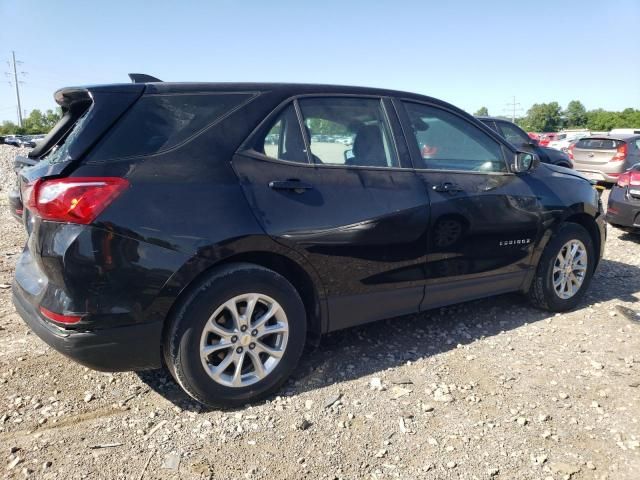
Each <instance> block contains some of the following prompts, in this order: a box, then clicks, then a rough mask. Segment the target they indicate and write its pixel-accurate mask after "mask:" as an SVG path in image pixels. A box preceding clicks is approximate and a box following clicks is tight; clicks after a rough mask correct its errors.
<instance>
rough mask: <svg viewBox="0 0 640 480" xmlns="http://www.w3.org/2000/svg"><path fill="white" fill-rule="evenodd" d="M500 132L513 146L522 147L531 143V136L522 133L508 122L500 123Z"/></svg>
mask: <svg viewBox="0 0 640 480" xmlns="http://www.w3.org/2000/svg"><path fill="white" fill-rule="evenodd" d="M498 125H500V130H502V136H503V137H504V138H505V139H506V140H507V141H508V142H509V143H510V144H512V145H515V146H516V147H520V146H522V145H526V144H527V143H529V136H528V135H526V136H525V134H524V133H522V132H521V131H520V130H518V129H517V128H516V127H514V126H513V125H511V124H509V123H506V122H499V123H498Z"/></svg>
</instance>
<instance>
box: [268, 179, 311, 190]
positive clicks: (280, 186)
mask: <svg viewBox="0 0 640 480" xmlns="http://www.w3.org/2000/svg"><path fill="white" fill-rule="evenodd" d="M269 188H272V189H274V190H289V191H292V192H295V193H304V192H305V190H311V189H312V188H313V185H311V184H309V183H305V182H301V181H300V180H297V179H295V178H290V179H288V180H272V181H270V182H269Z"/></svg>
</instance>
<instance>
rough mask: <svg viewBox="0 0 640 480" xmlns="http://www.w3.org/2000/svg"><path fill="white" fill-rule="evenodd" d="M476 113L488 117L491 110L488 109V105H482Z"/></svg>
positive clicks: (478, 115) (477, 115)
mask: <svg viewBox="0 0 640 480" xmlns="http://www.w3.org/2000/svg"><path fill="white" fill-rule="evenodd" d="M474 115H475V116H476V117H488V116H489V110H488V109H487V107H480V108H479V109H478V111H477V112H476V113H474Z"/></svg>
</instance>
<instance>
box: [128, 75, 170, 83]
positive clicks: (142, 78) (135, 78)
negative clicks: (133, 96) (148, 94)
mask: <svg viewBox="0 0 640 480" xmlns="http://www.w3.org/2000/svg"><path fill="white" fill-rule="evenodd" d="M129 78H130V79H131V81H132V82H133V83H148V82H162V80H160V79H159V78H156V77H152V76H151V75H147V74H146V73H130V74H129Z"/></svg>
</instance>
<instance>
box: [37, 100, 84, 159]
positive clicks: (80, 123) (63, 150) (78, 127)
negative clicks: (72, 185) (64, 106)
mask: <svg viewBox="0 0 640 480" xmlns="http://www.w3.org/2000/svg"><path fill="white" fill-rule="evenodd" d="M90 112H91V109H89V110H87V111H86V112H85V113H84V114H83V115H82V116H81V117H80V118H79V119H78V120H77V121H76V123H74V124H73V127H71V130H70V131H69V133H68V134H67V135H66V136H65V137H63V140H62V141H61V142H58V143H57V144H56V146H55V147H53V149H52V150H51V152H49V154H47V156H46V157H45V160H47V161H48V162H49V163H64V162H67V161H69V160H70V158H69V147H70V146H71V145H73V142H74V141H75V140H76V138H78V136H79V135H80V132H81V131H82V129H83V127H84V126H85V124H86V123H87V122H88V118H89V116H90V115H89V114H90Z"/></svg>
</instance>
